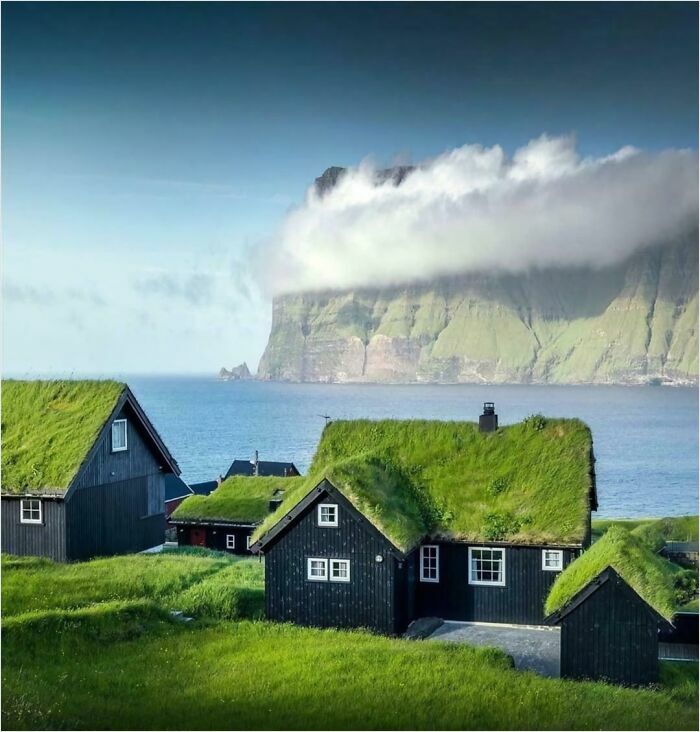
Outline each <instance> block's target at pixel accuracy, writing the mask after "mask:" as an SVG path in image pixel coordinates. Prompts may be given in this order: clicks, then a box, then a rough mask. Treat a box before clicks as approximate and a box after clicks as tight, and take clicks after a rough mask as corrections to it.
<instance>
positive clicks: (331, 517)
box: [318, 503, 338, 526]
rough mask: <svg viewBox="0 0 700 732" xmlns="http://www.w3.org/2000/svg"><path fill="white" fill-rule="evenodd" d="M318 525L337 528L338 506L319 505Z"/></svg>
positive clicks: (330, 504)
mask: <svg viewBox="0 0 700 732" xmlns="http://www.w3.org/2000/svg"><path fill="white" fill-rule="evenodd" d="M318 525H319V526H337V525H338V506H337V505H336V504H335V503H321V504H319V506H318Z"/></svg>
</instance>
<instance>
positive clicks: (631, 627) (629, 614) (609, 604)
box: [560, 576, 659, 684]
mask: <svg viewBox="0 0 700 732" xmlns="http://www.w3.org/2000/svg"><path fill="white" fill-rule="evenodd" d="M560 624H561V675H562V676H563V677H566V678H574V679H584V678H588V679H607V680H609V681H612V682H615V683H623V684H650V683H653V682H655V681H656V680H657V679H658V673H659V662H658V654H659V649H658V637H657V629H658V618H656V617H654V616H653V615H652V614H651V613H650V611H649V608H648V607H647V605H646V604H645V603H644V602H643V601H642V600H641V598H640V597H639V595H637V594H636V593H635V592H634V591H632V590H631V589H630V588H629V587H628V586H627V585H626V584H625V583H624V582H623V581H622V580H621V579H620V578H619V577H617V576H615V577H614V578H612V579H609V580H608V581H607V582H605V583H604V584H603V585H602V586H601V587H600V588H599V589H598V590H596V591H595V592H594V593H593V594H592V595H590V596H589V597H588V598H587V599H586V600H584V601H583V602H582V603H581V604H580V605H578V607H576V608H574V609H573V610H572V611H571V612H570V613H569V614H568V615H566V616H564V618H563V619H562V620H561V623H560Z"/></svg>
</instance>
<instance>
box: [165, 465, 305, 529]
mask: <svg viewBox="0 0 700 732" xmlns="http://www.w3.org/2000/svg"><path fill="white" fill-rule="evenodd" d="M304 480H305V479H304V478H300V477H296V476H295V477H290V478H279V477H267V476H266V477H257V478H253V477H247V476H234V477H232V478H228V479H227V480H225V481H224V482H223V483H222V484H221V485H220V486H219V487H218V488H217V489H216V490H214V491H212V493H211V494H210V495H208V496H190V497H189V498H186V499H185V500H184V501H183V502H182V503H181V504H180V505H179V506H178V507H177V509H176V510H175V511H174V512H173V518H174V519H178V520H182V519H209V520H212V519H219V520H223V521H227V520H228V521H231V520H235V521H240V522H241V523H245V522H249V523H257V522H258V521H262V519H263V518H265V516H267V514H268V513H269V504H270V499H271V498H272V494H273V493H274V492H275V491H276V490H278V489H281V490H283V491H285V493H288V492H289V491H292V490H294V489H295V488H296V487H297V486H298V485H299V484H300V483H303V482H304Z"/></svg>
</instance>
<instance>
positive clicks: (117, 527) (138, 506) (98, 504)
mask: <svg viewBox="0 0 700 732" xmlns="http://www.w3.org/2000/svg"><path fill="white" fill-rule="evenodd" d="M154 494H155V495H156V496H157V495H160V497H161V500H160V502H159V503H157V507H158V508H159V511H160V512H159V513H153V511H154V510H158V508H157V507H156V506H154V505H152V500H151V499H152V497H153V495H154ZM163 494H164V489H163V476H162V475H160V474H157V475H146V476H142V477H138V478H132V479H131V480H122V481H120V482H118V483H108V484H104V485H93V486H86V487H83V488H80V489H79V490H76V491H75V492H74V493H73V494H72V495H71V497H70V500H68V501H67V502H66V534H67V547H68V551H67V555H68V559H89V558H90V557H96V556H108V555H112V554H125V553H129V552H138V551H142V550H144V549H149V548H151V547H153V546H157V545H158V544H162V543H163V541H164V537H165V529H164V524H165V516H164V514H163V501H162V498H163Z"/></svg>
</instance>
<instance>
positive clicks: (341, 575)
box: [330, 559, 350, 582]
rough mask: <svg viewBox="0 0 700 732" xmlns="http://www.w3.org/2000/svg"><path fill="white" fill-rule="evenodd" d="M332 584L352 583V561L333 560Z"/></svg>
mask: <svg viewBox="0 0 700 732" xmlns="http://www.w3.org/2000/svg"><path fill="white" fill-rule="evenodd" d="M330 579H331V582H350V560H349V559H331V577H330Z"/></svg>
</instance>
